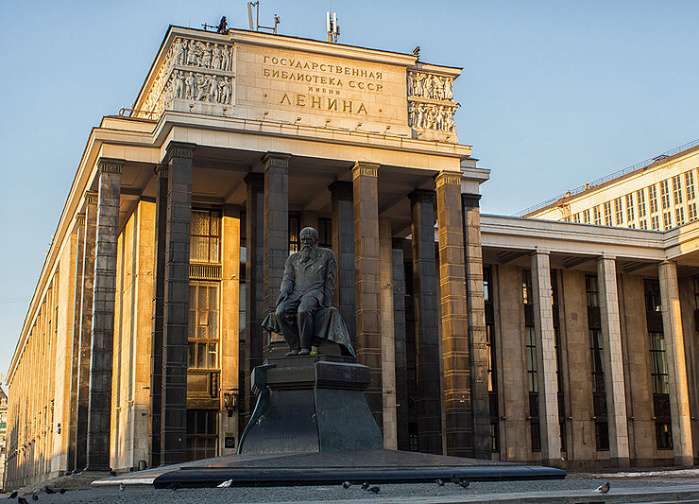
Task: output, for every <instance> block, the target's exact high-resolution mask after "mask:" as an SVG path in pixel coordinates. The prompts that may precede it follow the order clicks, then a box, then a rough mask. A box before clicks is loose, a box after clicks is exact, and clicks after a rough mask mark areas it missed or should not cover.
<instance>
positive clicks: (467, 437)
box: [436, 172, 473, 457]
mask: <svg viewBox="0 0 699 504" xmlns="http://www.w3.org/2000/svg"><path fill="white" fill-rule="evenodd" d="M436 182H437V230H438V234H439V284H440V292H441V306H442V352H443V362H444V418H445V430H446V432H445V435H446V452H447V455H454V456H459V457H472V456H473V443H472V435H473V405H472V397H471V370H470V365H471V363H470V355H469V344H468V311H467V310H468V306H467V299H466V267H465V264H464V234H463V217H462V210H461V173H460V172H441V173H440V174H439V175H437V177H436Z"/></svg>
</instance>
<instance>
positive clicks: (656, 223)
mask: <svg viewBox="0 0 699 504" xmlns="http://www.w3.org/2000/svg"><path fill="white" fill-rule="evenodd" d="M650 225H651V229H654V230H655V231H658V230H659V229H660V219H659V218H658V216H657V215H654V216H652V217H651V218H650Z"/></svg>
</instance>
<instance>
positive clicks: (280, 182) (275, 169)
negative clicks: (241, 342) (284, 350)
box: [262, 152, 291, 345]
mask: <svg viewBox="0 0 699 504" xmlns="http://www.w3.org/2000/svg"><path fill="white" fill-rule="evenodd" d="M290 159H291V156H290V155H289V154H282V153H279V152H268V153H267V154H266V155H265V157H264V158H263V159H262V162H263V163H264V166H265V175H264V176H265V195H264V228H263V229H264V238H263V266H262V278H263V285H264V291H263V296H264V301H263V308H264V310H265V313H264V315H262V316H263V317H264V316H265V315H266V314H267V312H268V311H270V310H271V309H272V308H273V307H274V306H275V304H276V301H277V297H278V296H279V288H280V287H281V285H282V277H283V276H284V264H285V263H286V260H287V258H288V257H289V160H290ZM278 341H279V343H280V345H281V344H282V343H283V341H284V340H283V339H281V337H280V339H279V340H278ZM272 343H276V342H272Z"/></svg>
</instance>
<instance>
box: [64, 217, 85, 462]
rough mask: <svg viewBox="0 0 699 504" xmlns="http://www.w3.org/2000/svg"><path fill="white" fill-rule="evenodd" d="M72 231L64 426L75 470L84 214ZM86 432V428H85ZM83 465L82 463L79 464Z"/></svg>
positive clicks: (77, 218) (69, 456)
mask: <svg viewBox="0 0 699 504" xmlns="http://www.w3.org/2000/svg"><path fill="white" fill-rule="evenodd" d="M73 233H74V234H75V238H76V245H75V275H74V279H75V284H74V285H73V290H74V299H75V307H74V310H73V346H72V355H71V377H70V412H69V419H70V420H69V422H68V424H67V425H66V426H65V428H66V429H68V454H67V455H68V460H67V469H68V471H70V472H72V471H73V470H75V452H76V450H75V448H76V434H77V424H78V416H77V415H78V384H79V383H80V381H79V377H80V323H81V320H82V288H83V266H84V250H85V214H84V213H81V214H78V215H77V217H76V220H75V226H74V228H73ZM86 432H87V430H86ZM82 467H85V466H84V465H83V466H81V468H82Z"/></svg>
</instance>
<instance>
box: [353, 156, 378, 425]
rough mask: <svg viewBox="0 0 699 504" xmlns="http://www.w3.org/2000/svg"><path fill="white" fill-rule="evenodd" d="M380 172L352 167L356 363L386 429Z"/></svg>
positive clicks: (374, 411)
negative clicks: (366, 370) (363, 368)
mask: <svg viewBox="0 0 699 504" xmlns="http://www.w3.org/2000/svg"><path fill="white" fill-rule="evenodd" d="M378 170H379V165H377V164H374V163H364V162H358V163H355V165H354V167H353V168H352V197H353V205H354V206H353V208H354V271H355V301H356V303H357V309H356V328H355V330H356V334H357V348H356V351H357V361H358V362H359V363H360V364H364V365H365V366H368V367H369V373H370V374H369V387H368V388H367V390H366V393H365V395H366V399H367V403H368V404H369V409H370V410H371V412H372V414H373V415H374V419H375V420H376V423H377V424H378V425H379V426H383V415H382V412H383V399H382V386H381V325H380V305H379V271H380V264H379V189H378V180H379V179H378Z"/></svg>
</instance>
